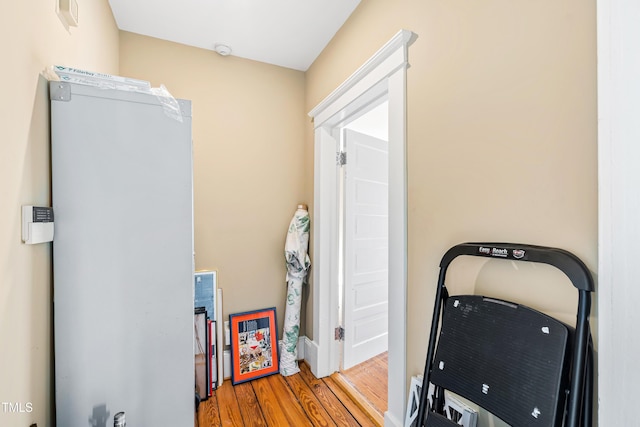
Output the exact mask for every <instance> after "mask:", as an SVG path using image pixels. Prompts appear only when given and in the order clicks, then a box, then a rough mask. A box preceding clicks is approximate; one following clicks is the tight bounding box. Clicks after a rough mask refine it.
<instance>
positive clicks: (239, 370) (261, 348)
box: [229, 307, 279, 385]
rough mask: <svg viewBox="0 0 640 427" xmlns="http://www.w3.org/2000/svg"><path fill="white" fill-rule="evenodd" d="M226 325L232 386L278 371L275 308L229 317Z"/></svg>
mask: <svg viewBox="0 0 640 427" xmlns="http://www.w3.org/2000/svg"><path fill="white" fill-rule="evenodd" d="M229 325H230V326H229V328H230V332H231V382H232V383H233V384H234V385H235V384H240V383H243V382H246V381H251V380H253V379H256V378H260V377H264V376H267V375H271V374H275V373H277V372H278V371H279V367H278V334H277V331H276V327H277V326H276V325H277V324H276V309H275V307H272V308H265V309H263V310H256V311H249V312H246V313H237V314H231V315H230V316H229Z"/></svg>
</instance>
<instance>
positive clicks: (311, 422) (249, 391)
mask: <svg viewBox="0 0 640 427" xmlns="http://www.w3.org/2000/svg"><path fill="white" fill-rule="evenodd" d="M300 370H301V372H300V373H297V374H295V375H291V376H288V377H283V376H281V375H279V374H276V375H270V376H268V377H264V378H259V379H257V380H253V381H251V382H247V383H243V384H238V385H236V386H233V385H232V384H231V381H228V380H227V381H225V382H224V383H223V384H222V386H221V387H219V388H218V389H217V390H216V391H215V393H214V395H213V396H211V397H210V398H209V399H207V400H206V401H204V402H202V403H201V404H200V408H199V410H198V414H197V419H196V422H195V426H196V427H218V426H238V427H241V426H260V427H263V426H266V427H287V426H295V427H304V426H320V427H324V426H336V427H337V426H349V427H358V426H362V427H376V426H378V425H381V424H379V421H378V420H374V419H373V418H372V417H371V416H369V415H368V414H367V413H366V412H365V411H364V410H363V409H362V407H361V405H359V404H358V403H356V402H354V400H352V398H351V397H350V396H349V395H348V394H347V393H346V392H345V390H344V389H343V388H342V386H341V385H340V384H339V383H338V382H337V381H336V379H335V378H333V377H327V378H322V379H318V378H315V377H314V376H313V374H312V373H311V370H310V369H309V366H308V365H307V364H306V363H304V362H302V363H300ZM385 375H386V374H385ZM385 379H386V376H385ZM386 388H387V387H386V381H385V385H384V389H385V393H386ZM384 407H385V410H386V400H385V402H384Z"/></svg>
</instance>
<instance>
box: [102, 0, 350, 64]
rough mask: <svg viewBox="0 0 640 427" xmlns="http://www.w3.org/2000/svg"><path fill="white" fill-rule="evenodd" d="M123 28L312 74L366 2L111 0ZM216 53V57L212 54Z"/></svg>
mask: <svg viewBox="0 0 640 427" xmlns="http://www.w3.org/2000/svg"><path fill="white" fill-rule="evenodd" d="M109 3H110V4H111V10H112V11H113V15H114V17H115V20H116V23H117V25H118V28H119V29H121V30H124V31H130V32H132V33H137V34H143V35H146V36H151V37H155V38H159V39H163V40H169V41H173V42H177V43H182V44H186V45H189V46H195V47H199V48H203V49H209V50H212V51H213V50H214V48H215V45H216V44H225V45H228V46H229V47H230V48H231V50H232V52H231V55H235V56H239V57H242V58H248V59H252V60H255V61H260V62H266V63H269V64H275V65H279V66H282V67H287V68H293V69H295V70H301V71H306V70H307V68H309V66H310V65H311V64H312V63H313V61H314V60H315V59H316V58H317V56H318V55H319V54H320V52H322V49H324V47H325V46H326V45H327V44H328V43H329V41H330V40H331V38H333V36H334V35H335V33H336V32H337V31H338V30H339V29H340V27H341V26H342V24H344V22H345V21H346V20H347V18H348V17H349V15H351V13H352V12H353V10H354V9H355V8H356V7H357V6H358V4H359V3H360V0H177V1H176V0H109ZM212 54H213V53H212Z"/></svg>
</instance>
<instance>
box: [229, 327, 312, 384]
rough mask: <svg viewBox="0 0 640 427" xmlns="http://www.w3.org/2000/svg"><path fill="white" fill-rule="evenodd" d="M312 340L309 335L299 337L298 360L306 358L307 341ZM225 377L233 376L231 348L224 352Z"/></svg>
mask: <svg viewBox="0 0 640 427" xmlns="http://www.w3.org/2000/svg"><path fill="white" fill-rule="evenodd" d="M310 342H311V341H310V340H308V339H307V337H305V336H302V337H298V360H303V359H305V355H307V354H308V351H307V345H308V344H307V343H310ZM222 356H223V371H224V373H223V378H224V379H227V378H231V350H225V351H224V352H223V355H222Z"/></svg>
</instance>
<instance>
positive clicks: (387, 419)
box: [384, 411, 402, 427]
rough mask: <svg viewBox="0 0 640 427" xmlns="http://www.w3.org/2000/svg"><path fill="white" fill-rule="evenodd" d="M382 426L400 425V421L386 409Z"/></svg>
mask: <svg viewBox="0 0 640 427" xmlns="http://www.w3.org/2000/svg"><path fill="white" fill-rule="evenodd" d="M384 427H402V421H400V420H399V419H398V418H396V417H395V416H393V414H391V413H390V412H389V411H387V412H385V413H384Z"/></svg>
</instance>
